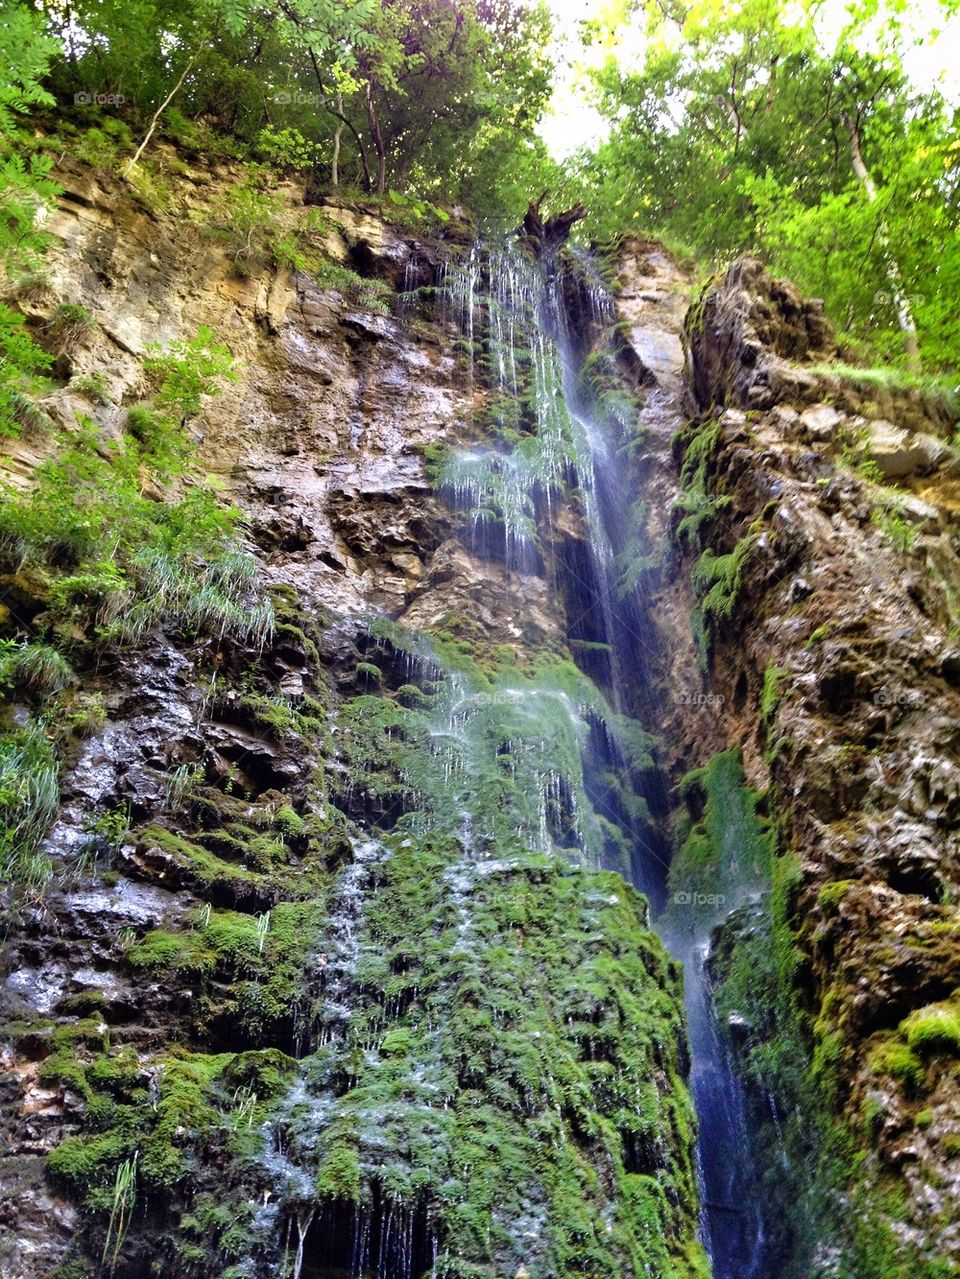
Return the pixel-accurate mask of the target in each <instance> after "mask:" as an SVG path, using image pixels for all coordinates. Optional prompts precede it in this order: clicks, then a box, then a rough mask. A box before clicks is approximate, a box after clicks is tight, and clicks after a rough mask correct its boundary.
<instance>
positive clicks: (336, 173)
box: [330, 93, 343, 190]
mask: <svg viewBox="0 0 960 1279" xmlns="http://www.w3.org/2000/svg"><path fill="white" fill-rule="evenodd" d="M337 110H338V111H340V112H341V114H342V113H343V97H342V95H341V94H339V93H338V94H337ZM342 134H343V124H342V122H338V124H337V127H336V129H335V130H334V134H333V159H332V160H331V161H330V185H331V186H332V187H333V189H334V190H336V189H337V187H338V186H339V185H340V138H341V136H342Z"/></svg>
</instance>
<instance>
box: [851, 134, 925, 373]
mask: <svg viewBox="0 0 960 1279" xmlns="http://www.w3.org/2000/svg"><path fill="white" fill-rule="evenodd" d="M842 119H843V127H844V128H845V129H846V131H847V137H848V138H849V140H850V163H851V165H852V166H853V171H854V173H855V174H856V176H857V180H858V181H859V183H860V185H861V186H862V187H863V189H864V192H865V194H866V197H867V199H868V200H869V202H870V203H871V204H876V202H877V184H876V183H875V182H874V180H873V175H872V174H871V173H870V170H869V169H868V168H867V165H866V161H865V160H864V158H863V150H862V148H861V146H860V127H859V123H858V121H857V120H855V119H853V117H852V116H849V115H846V114H844V115H843V117H842ZM877 239H878V241H879V243H880V247H881V248H882V250H883V255H884V257H885V259H886V263H887V280H888V282H889V284H890V292H891V294H892V295H893V305H894V309H895V311H896V313H897V324H898V326H899V328H900V332H901V333H902V334H903V349H904V352H905V354H906V357H907V367H908V368H909V369H910V371H911V372H912V373H918V372H919V371H920V343H919V341H918V340H917V326H916V323H915V321H914V318H913V308H912V307H911V305H910V299H909V297H908V296H907V293H906V291H905V289H904V287H903V276H902V274H901V272H900V263H899V262H898V261H897V259H896V257H895V256H894V253H893V249H892V247H891V244H890V232H889V230H888V229H887V224H886V222H883V221H881V223H880V231H879V234H878V236H877Z"/></svg>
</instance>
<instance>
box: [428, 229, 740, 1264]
mask: <svg viewBox="0 0 960 1279" xmlns="http://www.w3.org/2000/svg"><path fill="white" fill-rule="evenodd" d="M571 255H572V257H573V259H574V262H575V269H576V273H577V275H578V277H579V278H580V281H581V285H580V290H581V295H582V301H581V304H582V306H583V307H584V308H585V310H586V321H587V323H588V324H589V325H590V326H591V327H592V328H594V329H600V328H602V327H604V326H609V325H610V323H611V321H612V320H613V318H614V308H613V305H612V302H611V300H610V297H609V295H608V294H607V292H606V290H605V289H604V287H603V284H602V281H601V279H600V276H599V272H598V270H597V268H596V264H595V263H594V262H593V260H592V259H591V258H590V256H589V255H588V254H587V253H586V252H585V251H584V250H581V249H575V250H574V249H572V250H571ZM446 284H447V314H448V316H449V317H450V318H452V319H453V320H455V321H456V323H457V325H458V327H459V329H460V332H461V333H462V334H463V335H464V340H465V342H466V343H467V344H468V355H469V362H470V372H469V377H470V381H471V385H474V384H475V383H476V382H478V381H479V377H478V366H479V365H480V364H481V362H482V365H483V372H484V374H485V376H486V379H487V384H488V385H489V386H490V388H492V389H491V390H490V391H489V395H488V400H487V405H486V407H485V410H484V424H485V427H486V431H485V434H484V437H483V439H482V440H479V441H478V442H477V443H476V444H475V445H474V446H473V447H471V448H470V449H468V450H464V451H462V452H459V453H456V454H452V455H451V456H449V457H448V458H447V459H446V461H445V465H444V468H443V471H442V474H441V479H440V483H441V490H442V492H443V493H444V494H445V495H446V496H447V498H448V501H449V502H450V504H451V505H452V506H453V507H454V509H455V510H457V511H459V512H460V513H461V514H462V515H463V517H464V519H465V521H466V523H465V536H466V540H467V543H468V545H469V547H470V549H471V550H472V551H473V552H474V553H475V554H477V555H479V556H482V557H488V558H499V560H500V561H501V562H502V564H503V566H504V568H505V569H507V570H511V569H515V570H518V571H519V570H527V571H529V570H531V569H532V568H534V567H535V566H538V565H539V566H541V567H540V571H544V566H546V569H547V571H552V572H553V573H554V575H555V576H554V581H553V588H554V590H555V592H556V594H557V596H558V599H559V600H560V602H561V603H562V604H563V605H565V607H566V611H567V613H568V615H569V617H570V622H569V632H568V639H569V641H570V643H571V648H572V649H573V651H574V654H575V656H576V657H577V659H578V662H579V665H580V666H581V669H583V670H584V671H585V672H587V673H588V674H589V675H590V676H591V677H592V679H593V681H594V682H595V684H596V685H597V686H598V687H599V688H600V689H601V690H602V693H603V698H604V706H605V710H604V711H603V712H599V713H598V718H599V719H600V720H601V721H602V723H603V724H604V725H605V726H609V725H612V724H619V725H620V730H621V735H622V725H623V722H624V721H625V720H629V721H631V722H633V723H636V720H637V717H640V720H641V722H642V723H644V726H645V727H646V728H649V729H655V728H656V726H657V717H658V711H659V709H660V708H659V707H658V704H657V698H656V695H655V692H654V689H653V687H652V681H651V678H650V672H651V666H652V662H653V659H654V657H655V654H656V644H657V639H656V634H655V630H654V628H653V626H652V624H651V620H650V617H649V612H648V605H647V603H646V601H645V598H644V591H643V582H644V577H645V571H646V570H647V569H648V567H649V565H650V564H651V563H654V562H655V561H656V560H657V558H658V552H660V551H661V550H662V548H658V547H654V546H650V545H647V544H646V542H645V539H644V536H643V534H642V532H641V526H642V525H641V517H642V515H643V512H644V505H643V501H644V495H643V493H642V492H637V491H635V489H636V480H635V479H634V478H633V476H634V475H635V472H634V471H633V470H632V468H631V466H630V465H629V464H628V462H627V456H628V454H630V453H631V452H635V451H636V448H637V441H636V440H635V439H633V438H632V437H631V423H632V422H633V421H634V420H635V419H636V417H637V411H636V406H635V405H631V404H629V403H626V404H624V403H623V401H622V399H621V400H620V401H619V402H618V401H617V400H616V399H615V398H612V397H608V398H607V399H606V400H605V401H604V402H603V403H598V397H597V396H596V395H595V394H591V393H590V391H589V389H585V388H584V379H583V377H582V366H583V360H582V354H581V353H580V352H578V351H577V350H576V338H577V335H576V333H575V332H573V331H572V327H573V326H572V325H571V323H570V320H569V318H568V314H567V308H566V306H565V304H564V302H563V299H562V298H561V296H560V290H559V287H558V284H557V281H556V279H548V278H546V276H545V273H544V271H543V268H542V267H541V265H540V264H539V263H537V262H536V261H535V260H534V259H533V258H532V257H531V256H530V255H528V254H526V253H524V252H523V251H521V250H520V249H517V248H509V247H507V248H505V247H501V246H496V247H490V246H482V245H480V246H476V247H475V248H474V249H473V250H472V252H471V253H470V254H469V256H468V257H467V259H466V260H465V262H463V263H462V264H460V265H459V266H458V267H457V268H456V270H453V269H452V268H451V269H450V272H449V274H448V277H447V281H446ZM481 339H484V340H483V341H481ZM594 358H597V357H594ZM598 358H599V360H600V361H601V362H603V361H604V360H606V361H607V362H608V363H609V364H611V365H612V364H613V360H612V357H611V356H610V355H609V354H606V355H605V354H604V353H603V352H601V353H600V356H599V357H598ZM614 372H615V370H614ZM617 380H619V379H617ZM611 398H612V402H611ZM663 400H664V397H663V396H662V395H660V394H659V393H658V392H657V391H654V392H653V393H652V394H651V396H650V400H649V403H648V408H647V412H648V413H651V412H653V413H656V412H658V411H669V410H670V408H671V407H672V406H669V405H665V404H664V403H663ZM521 427H522V428H523V430H522V431H521V430H519V429H518V428H521ZM571 501H572V502H574V503H575V504H576V507H577V509H578V512H579V515H580V518H581V521H582V530H583V535H582V538H581V539H580V542H579V544H578V545H574V546H571V539H570V537H569V529H568V527H567V528H564V529H562V528H561V521H560V518H559V511H560V507H561V504H562V503H563V502H567V503H568V504H569V503H570V502H571ZM512 695H513V696H515V697H516V699H517V709H518V714H519V715H520V716H521V717H522V718H524V719H526V720H527V722H528V726H530V725H533V724H535V723H536V722H537V719H538V716H539V715H541V714H542V710H543V707H542V704H540V703H538V701H537V699H536V697H535V695H534V694H533V693H532V691H531V690H524V689H522V688H517V689H515V690H514V692H513V694H512ZM583 711H584V707H583V706H581V707H580V708H579V711H578V713H579V714H581V715H582V714H583ZM574 737H575V739H576V741H577V742H578V744H579V747H580V750H581V752H582V753H583V757H584V759H585V761H589V759H590V757H591V756H592V757H593V759H594V761H595V760H596V758H597V755H598V753H603V751H604V750H606V752H607V757H606V760H605V764H606V766H607V768H608V769H612V770H613V771H614V772H616V771H617V770H618V769H624V767H625V764H624V757H623V754H622V750H621V748H620V746H619V745H618V744H617V742H616V741H615V740H614V737H615V734H614V735H611V734H609V733H605V732H601V733H593V734H584V733H583V732H577V733H575V734H574ZM588 771H589V763H586V765H585V768H584V773H586V772H588ZM556 780H557V778H556V777H555V778H554V784H556ZM524 784H525V785H531V784H533V785H537V784H539V785H541V787H542V775H540V782H539V783H535V782H533V780H532V779H531V778H529V777H528V778H527V779H526V781H525V783H524ZM660 786H662V780H661V779H660V778H659V777H658V776H657V775H656V774H655V773H654V772H648V773H647V774H646V777H645V787H646V790H647V793H646V794H645V795H644V796H643V798H644V799H645V801H646V803H647V808H648V812H649V811H650V810H653V811H657V809H658V808H662V794H660V795H658V793H657V791H658V787H660ZM541 793H542V791H541ZM599 807H600V808H601V810H602V802H601V804H600V805H599ZM541 808H542V805H541ZM590 811H591V810H590V805H589V804H587V805H585V807H584V813H587V812H590ZM583 824H584V823H583V821H582V819H581V820H580V825H581V827H582V826H583ZM518 833H520V832H518ZM634 834H635V836H636V839H637V846H636V847H635V849H634V851H633V853H632V855H631V856H630V858H629V859H628V864H627V865H623V864H621V865H620V866H619V867H618V869H621V870H622V871H623V873H624V874H625V875H626V876H627V877H628V878H630V879H631V880H632V882H633V883H634V884H635V885H636V886H637V887H639V888H640V889H641V890H642V891H644V892H645V893H646V894H647V895H648V896H649V897H650V899H651V901H652V903H653V905H654V907H655V908H656V909H657V910H658V911H660V912H661V913H660V922H659V929H660V931H661V933H662V935H663V936H664V939H665V941H666V942H667V944H668V946H669V947H670V948H671V950H672V953H673V954H674V955H675V957H676V958H678V959H680V960H681V961H682V963H683V965H684V971H685V990H686V995H685V1001H686V1011H687V1019H688V1027H689V1035H690V1042H691V1051H692V1069H691V1080H690V1083H691V1090H692V1093H693V1096H694V1102H695V1105H696V1109H697V1112H698V1118H699V1132H700V1141H699V1166H700V1182H701V1198H702V1202H703V1216H702V1233H703V1238H704V1243H705V1246H706V1248H707V1251H708V1253H709V1254H710V1257H711V1262H712V1267H713V1275H714V1279H760V1276H762V1275H763V1274H764V1273H765V1257H764V1249H765V1244H764V1231H763V1219H762V1212H761V1205H760V1202H759V1197H758V1195H757V1187H756V1184H755V1179H754V1170H753V1167H752V1164H751V1160H750V1154H749V1147H750V1137H749V1132H748V1125H747V1118H746V1107H745V1101H744V1096H743V1091H742V1088H741V1085H740V1082H739V1080H738V1078H737V1075H736V1072H735V1070H734V1068H733V1065H732V1062H731V1059H730V1053H729V1049H728V1047H727V1045H726V1043H725V1040H724V1037H723V1035H722V1034H721V1032H720V1029H719V1027H718V1025H717V1020H716V1014H715V1011H714V1009H713V1005H712V991H711V985H710V980H709V975H708V972H707V968H706V955H707V950H708V944H709V936H710V931H711V929H712V928H713V927H714V926H715V925H716V924H717V923H718V922H719V921H720V919H721V918H722V917H723V915H724V914H725V913H726V911H728V910H729V909H732V908H733V907H735V906H736V905H739V904H740V903H741V902H742V901H743V900H746V899H747V897H749V895H750V894H751V893H755V892H756V891H758V889H759V884H758V883H757V882H754V881H753V880H752V879H751V877H750V876H749V875H747V876H746V877H744V878H743V880H742V882H739V883H734V882H733V880H731V882H730V883H729V884H728V888H729V889H730V893H729V895H727V896H726V897H722V898H721V908H720V910H719V911H718V910H714V911H713V912H712V913H710V912H706V913H705V912H704V911H702V910H698V911H691V912H688V913H687V914H686V915H680V914H678V912H677V911H675V910H672V909H666V910H664V909H663V907H664V905H665V893H664V883H665V877H666V861H667V856H666V845H665V842H658V841H657V840H656V839H655V837H654V833H653V832H652V831H651V830H650V828H649V827H647V828H646V830H636V831H635V832H634ZM523 835H524V838H525V839H526V840H527V842H528V843H529V844H530V845H531V846H532V847H540V848H543V849H544V850H545V849H546V848H547V847H548V846H549V844H550V839H549V837H548V835H547V832H546V830H545V828H544V827H541V829H540V831H539V833H534V832H532V831H526V832H523ZM588 843H589V841H588V840H587V839H586V838H585V836H584V834H583V831H582V829H581V833H580V835H579V837H578V848H579V850H580V851H581V852H583V851H585V849H586V848H587V847H588ZM731 860H732V861H735V850H734V854H732V855H731ZM601 861H602V854H601Z"/></svg>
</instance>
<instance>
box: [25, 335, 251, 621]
mask: <svg viewBox="0 0 960 1279" xmlns="http://www.w3.org/2000/svg"><path fill="white" fill-rule="evenodd" d="M148 363H149V368H150V372H151V373H152V374H153V375H154V377H155V379H156V380H157V382H158V389H157V393H156V397H155V406H154V407H149V406H136V407H134V408H133V409H131V410H130V414H129V426H130V434H129V435H128V436H127V437H126V438H125V439H123V440H122V441H120V442H119V443H113V442H111V443H107V442H106V441H105V440H104V439H103V438H102V437H101V434H100V430H99V428H98V427H97V425H96V423H94V422H93V421H91V420H90V419H83V420H81V423H80V427H79V430H78V431H77V432H76V433H75V434H73V435H71V436H69V437H67V438H65V439H64V441H63V442H62V446H61V449H60V451H59V452H58V453H57V454H56V455H55V456H53V457H52V458H49V459H48V460H47V461H45V462H44V463H42V464H41V466H40V467H39V468H38V469H37V472H36V483H35V487H34V489H33V490H32V491H31V492H30V493H28V494H23V493H19V492H17V491H15V490H13V489H9V490H8V495H7V496H8V500H7V502H6V504H5V506H4V508H3V510H2V511H0V544H2V546H3V547H4V549H5V552H6V554H7V556H8V558H9V559H11V560H13V561H14V562H15V563H16V564H19V565H25V564H26V565H30V566H33V567H35V568H36V569H38V570H39V571H40V572H41V574H42V575H43V577H44V579H45V582H46V596H47V602H48V611H49V616H50V618H51V620H52V621H54V622H55V623H57V622H69V623H71V624H74V625H80V626H82V627H83V628H84V629H86V630H90V629H93V628H95V629H96V630H97V633H98V634H99V635H100V636H101V637H103V638H127V639H137V638H138V637H140V636H142V635H143V633H144V632H145V631H146V630H148V629H150V627H152V626H154V625H156V624H157V622H158V621H160V620H166V621H169V622H178V623H180V624H181V625H185V626H188V627H193V628H196V629H207V630H212V631H214V632H220V633H225V632H230V633H233V634H236V635H249V636H251V637H253V638H254V639H256V640H259V641H261V642H262V641H263V640H264V639H265V638H267V637H268V635H269V633H270V630H271V629H272V610H271V609H270V607H269V604H268V603H267V602H265V601H260V602H257V603H252V602H250V601H249V595H250V593H251V591H252V588H253V586H254V574H253V568H252V562H251V561H249V559H248V557H245V556H243V555H242V554H240V553H238V551H237V548H236V542H235V537H236V528H237V520H238V514H237V512H236V511H234V510H231V509H230V508H227V507H225V506H223V505H222V504H221V503H220V502H219V501H218V500H217V497H216V494H215V493H214V491H213V490H212V489H210V488H209V487H206V486H202V485H197V486H195V487H193V488H192V489H189V490H188V491H187V492H186V494H185V495H184V496H183V497H181V498H180V499H179V500H177V501H171V502H166V501H156V500H153V499H152V498H148V497H146V496H145V495H144V493H143V483H142V477H143V472H144V470H146V471H147V473H151V472H152V474H153V476H154V478H155V479H158V480H161V481H162V480H165V479H167V478H169V477H170V476H171V475H173V474H183V473H184V472H185V471H187V470H188V468H189V467H190V466H191V465H192V464H193V459H194V449H193V448H192V446H190V445H189V444H188V443H187V442H186V441H185V440H184V438H183V436H182V432H181V427H180V426H179V424H178V422H177V421H176V419H175V418H174V417H173V416H172V414H174V413H176V414H179V415H180V416H181V417H186V416H187V415H188V414H190V413H194V412H196V411H197V410H198V409H199V407H200V404H201V397H202V396H203V395H207V394H211V393H212V392H213V391H214V390H215V389H216V383H217V381H218V379H220V378H223V377H232V376H234V371H233V361H232V359H231V357H230V355H229V353H228V352H227V351H226V348H224V347H223V346H221V345H219V344H218V343H217V342H216V341H215V340H214V335H213V334H212V333H211V331H210V330H208V329H201V330H200V331H199V332H198V333H197V335H196V337H195V338H193V339H192V340H190V341H186V342H179V343H175V344H174V346H173V347H172V348H171V349H170V351H168V352H165V353H159V352H158V353H156V354H154V355H152V356H150V357H149V361H148Z"/></svg>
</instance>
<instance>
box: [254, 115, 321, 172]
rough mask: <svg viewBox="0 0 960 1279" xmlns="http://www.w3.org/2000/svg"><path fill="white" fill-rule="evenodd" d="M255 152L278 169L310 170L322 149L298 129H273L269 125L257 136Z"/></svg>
mask: <svg viewBox="0 0 960 1279" xmlns="http://www.w3.org/2000/svg"><path fill="white" fill-rule="evenodd" d="M257 150H258V151H260V152H261V153H262V154H263V155H264V156H265V157H266V159H267V160H268V161H269V162H270V163H271V164H273V165H276V166H277V167H278V168H280V169H285V168H292V169H310V168H312V167H313V165H315V164H316V163H317V162H318V160H319V159H320V156H321V154H322V148H321V147H320V146H319V145H318V144H317V143H316V142H310V141H308V140H307V139H306V138H305V137H304V136H303V134H302V133H301V132H300V130H299V129H291V128H289V127H288V128H285V129H275V128H274V127H273V126H272V125H269V124H268V125H265V126H264V128H262V129H261V130H260V133H259V134H258V136H257Z"/></svg>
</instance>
